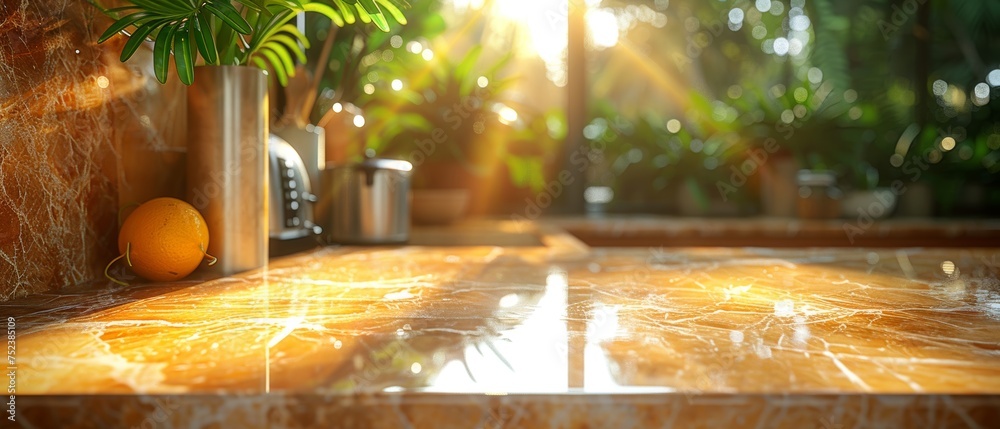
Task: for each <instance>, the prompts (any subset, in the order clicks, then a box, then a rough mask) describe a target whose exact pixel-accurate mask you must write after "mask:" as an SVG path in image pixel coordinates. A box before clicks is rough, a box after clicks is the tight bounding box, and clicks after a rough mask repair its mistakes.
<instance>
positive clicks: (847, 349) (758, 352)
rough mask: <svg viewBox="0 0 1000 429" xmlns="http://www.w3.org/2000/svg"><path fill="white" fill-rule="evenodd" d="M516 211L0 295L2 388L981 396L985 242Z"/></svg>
mask: <svg viewBox="0 0 1000 429" xmlns="http://www.w3.org/2000/svg"><path fill="white" fill-rule="evenodd" d="M493 229H494V230H500V231H502V230H505V229H510V225H509V224H495V225H493ZM539 233H540V235H541V236H542V239H541V240H540V241H541V242H543V243H544V245H539V246H521V247H491V246H442V247H423V246H405V247H395V248H349V247H348V248H325V249H318V250H315V251H312V252H308V253H306V254H301V255H296V256H292V257H288V258H284V259H281V260H277V261H273V262H272V263H271V264H270V265H269V266H268V267H267V268H266V269H265V270H261V271H257V272H252V273H247V274H245V275H241V276H236V277H232V278H223V279H218V280H213V281H207V282H194V281H191V282H186V283H177V284H159V285H141V286H134V287H129V288H123V289H115V290H109V289H107V287H106V286H105V285H100V286H99V287H97V286H93V287H94V288H95V289H93V290H68V291H64V292H60V293H53V294H47V295H38V296H34V297H29V298H26V299H22V300H19V301H14V302H8V303H4V304H2V305H0V308H3V309H4V312H5V313H7V314H11V313H13V314H15V315H16V320H17V326H18V331H17V350H18V356H19V359H18V365H17V381H18V392H19V393H20V394H21V395H30V396H22V397H20V398H19V401H20V402H19V404H21V405H20V406H19V418H22V419H24V420H25V421H29V422H32V424H34V425H35V426H37V427H49V426H51V425H52V424H57V423H58V424H59V425H60V426H73V424H72V423H68V422H79V423H77V425H78V427H88V426H90V424H89V423H83V422H92V421H99V422H102V424H103V423H107V424H111V425H114V426H121V425H142V424H143V422H145V421H147V420H149V419H151V418H153V416H156V415H157V413H160V411H162V413H160V414H162V415H161V417H162V418H163V419H165V420H154V421H153V422H154V423H157V424H163V425H164V426H184V427H230V426H231V425H240V426H247V425H249V426H260V427H266V426H267V425H268V424H271V425H278V426H281V427H331V426H333V427H407V425H410V426H412V427H435V428H438V427H533V426H545V427H550V426H557V427H581V425H591V426H598V427H599V426H606V425H611V426H614V427H648V426H650V425H656V426H655V427H688V426H690V425H692V424H695V423H696V424H700V425H704V426H712V427H715V426H719V427H743V426H745V427H822V428H834V427H838V426H837V425H840V426H839V427H842V428H858V427H885V426H891V427H916V426H920V427H955V426H962V427H966V426H970V425H975V424H980V425H982V426H983V427H986V426H989V422H996V421H998V419H1000V397H998V396H996V395H1000V280H998V277H1000V249H997V250H993V249H976V250H960V249H936V250H935V249H877V250H873V249H797V250H791V249H788V250H775V249H762V248H755V249H720V248H670V249H666V248H607V249H602V248H595V249H588V248H586V247H585V246H582V245H580V244H579V243H578V242H575V240H573V239H572V237H570V236H568V235H566V234H564V233H562V232H560V231H558V230H555V229H552V228H543V229H541V230H540V232H539ZM91 394H102V395H97V396H95V395H91ZM105 394H112V395H117V396H104V395H105ZM34 395H39V396H34ZM77 407H82V408H77ZM95 419H96V420H95ZM164 422H166V423H164ZM824 425H826V426H824ZM98 426H100V425H98ZM154 427H155V425H154Z"/></svg>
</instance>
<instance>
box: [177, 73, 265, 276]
mask: <svg viewBox="0 0 1000 429" xmlns="http://www.w3.org/2000/svg"><path fill="white" fill-rule="evenodd" d="M194 76H195V79H194V84H192V85H191V86H190V87H188V91H187V95H188V160H187V181H188V194H187V195H188V202H190V203H191V204H192V205H193V206H194V207H195V208H197V209H198V210H199V211H201V214H202V216H204V217H205V222H206V223H207V224H208V231H209V243H208V253H209V254H211V255H213V256H215V257H217V258H219V262H218V263H217V264H216V265H215V266H213V267H212V268H210V270H212V271H213V272H215V273H218V274H222V275H231V274H235V273H238V272H242V271H247V270H252V269H256V268H260V267H263V266H264V264H266V263H267V250H268V249H267V245H268V202H267V201H268V189H267V186H266V185H267V180H268V171H267V170H268V167H267V165H268V149H267V140H268V114H267V105H268V103H267V75H266V74H265V73H264V72H263V71H262V70H260V69H257V68H252V67H237V66H207V67H197V68H196V69H195V73H194Z"/></svg>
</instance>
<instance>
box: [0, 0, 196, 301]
mask: <svg viewBox="0 0 1000 429" xmlns="http://www.w3.org/2000/svg"><path fill="white" fill-rule="evenodd" d="M110 22H111V21H110V19H107V18H104V17H103V16H100V15H99V13H98V12H97V10H96V9H95V8H93V7H91V6H90V5H89V4H88V3H87V2H84V1H78V0H5V1H4V2H2V3H0V301H5V300H8V299H11V298H16V297H20V296H24V295H27V294H30V293H37V292H42V291H46V290H51V289H57V288H60V287H64V286H70V285H75V284H78V283H81V282H86V281H91V280H95V279H98V278H103V277H102V274H101V271H102V270H103V268H104V265H105V264H106V263H107V262H108V261H109V260H110V259H111V258H113V257H114V255H115V253H116V250H117V249H115V241H114V238H115V232H116V231H117V215H118V210H119V207H120V206H126V205H128V204H131V203H141V202H144V201H146V200H148V199H149V198H151V197H154V196H164V195H174V194H176V193H177V192H179V191H182V189H180V188H178V186H179V185H180V182H178V181H177V180H176V179H177V175H176V174H174V173H175V172H178V171H179V172H181V173H183V164H182V161H183V147H184V146H183V143H184V140H183V134H184V133H185V127H184V122H183V121H182V120H183V118H184V115H185V111H184V110H183V105H184V99H183V98H182V96H183V93H182V92H179V90H181V89H182V88H181V85H180V84H178V83H176V79H174V82H173V83H171V84H169V85H166V86H161V85H160V84H159V83H158V82H156V81H155V79H153V77H152V76H153V73H152V62H151V56H152V55H151V49H150V48H149V47H143V48H141V49H140V50H139V51H138V52H137V54H136V55H135V57H133V59H132V60H130V61H129V62H128V63H126V64H122V63H121V62H120V61H119V60H118V57H119V52H120V51H121V48H122V45H123V44H124V40H125V38H124V37H116V38H114V39H112V40H110V41H109V42H108V43H106V44H104V45H98V44H97V42H96V39H97V35H99V34H100V33H101V32H102V31H103V30H104V29H105V28H107V26H108V25H109V24H110ZM178 107H180V109H178ZM179 120H180V121H179Z"/></svg>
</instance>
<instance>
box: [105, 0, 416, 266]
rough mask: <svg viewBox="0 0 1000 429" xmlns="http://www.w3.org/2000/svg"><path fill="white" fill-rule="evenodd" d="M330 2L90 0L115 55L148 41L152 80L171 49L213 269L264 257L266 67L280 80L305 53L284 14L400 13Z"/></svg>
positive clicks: (193, 191) (162, 72)
mask: <svg viewBox="0 0 1000 429" xmlns="http://www.w3.org/2000/svg"><path fill="white" fill-rule="evenodd" d="M330 1H331V2H332V4H333V6H331V5H329V4H326V3H321V2H318V1H310V0H238V1H236V2H231V1H229V0H190V1H171V0H131V1H126V2H122V3H124V5H123V6H120V7H115V8H111V9H108V8H105V7H103V6H102V5H100V4H99V3H97V2H96V0H91V3H92V4H94V5H95V6H97V7H98V8H100V9H101V10H102V11H103V12H104V13H105V14H107V15H109V16H111V17H112V18H114V19H115V22H114V23H113V24H112V25H111V26H110V27H109V28H108V29H107V31H105V32H104V34H102V35H101V37H100V38H99V40H98V41H99V42H105V41H107V40H109V39H111V38H112V37H115V35H117V34H119V33H122V32H127V33H128V41H127V42H126V43H125V44H124V47H123V48H122V53H121V60H122V61H125V60H128V59H129V58H130V57H131V56H132V55H133V54H134V53H135V52H136V51H137V50H138V49H139V48H140V47H141V46H142V45H143V44H145V43H147V42H152V49H153V69H154V74H155V76H156V78H157V80H159V81H160V82H166V80H167V76H168V69H169V66H170V59H171V57H173V60H174V65H175V69H176V73H177V77H178V79H180V81H181V82H183V83H184V84H186V85H189V87H188V91H187V96H188V151H187V188H188V192H187V195H188V197H187V199H188V201H189V202H190V203H191V204H192V205H194V206H195V207H196V208H197V209H198V210H199V211H201V213H202V214H203V215H204V217H205V219H206V223H207V224H208V227H209V229H210V230H211V233H212V240H210V242H209V249H208V250H209V252H211V253H213V254H215V255H218V256H219V264H217V270H218V271H220V272H221V274H224V275H228V274H232V273H235V272H239V271H245V270H249V269H253V268H257V267H260V266H262V265H263V264H264V263H265V262H266V260H267V253H268V252H267V250H268V249H267V238H268V237H267V230H268V213H267V202H266V201H267V188H266V184H267V180H268V177H267V163H268V149H267V139H268V105H267V76H268V73H267V72H266V71H265V70H269V71H270V72H271V73H273V75H274V77H275V79H276V80H277V81H278V83H279V84H282V85H284V84H286V83H287V82H288V78H289V77H291V76H293V75H294V74H295V61H296V60H298V61H299V62H305V59H306V58H305V54H304V52H303V49H304V47H306V46H308V44H309V43H308V39H306V38H305V37H304V36H303V35H302V33H301V32H300V31H299V30H298V29H297V28H296V26H295V25H293V24H291V20H292V19H294V18H295V17H296V16H298V15H299V14H302V13H305V12H311V13H318V14H321V15H323V16H325V17H327V18H329V19H330V20H331V21H333V22H334V23H336V24H338V25H344V23H345V17H346V16H350V17H351V19H353V16H354V14H355V13H357V14H358V15H360V16H362V17H363V18H366V19H367V20H369V21H371V22H373V23H374V24H375V25H376V26H378V27H379V28H380V29H382V30H387V29H388V23H387V21H386V19H385V16H384V15H383V12H382V11H383V9H385V10H386V11H387V12H388V13H391V14H394V15H395V14H399V10H398V9H397V8H395V7H393V6H392V5H391V4H390V3H386V2H381V1H380V2H378V3H376V1H375V0H330ZM387 5H388V6H387ZM348 14H350V15H348ZM196 65H201V66H202V67H195V66H196ZM245 66H252V67H245Z"/></svg>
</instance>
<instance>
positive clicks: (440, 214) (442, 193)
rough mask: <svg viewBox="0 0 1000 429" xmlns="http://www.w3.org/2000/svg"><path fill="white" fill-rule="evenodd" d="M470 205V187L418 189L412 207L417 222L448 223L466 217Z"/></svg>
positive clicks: (429, 223)
mask: <svg viewBox="0 0 1000 429" xmlns="http://www.w3.org/2000/svg"><path fill="white" fill-rule="evenodd" d="M468 207H469V190H468V189H417V190H414V191H413V205H412V206H411V208H410V209H411V211H412V213H411V214H412V216H413V223H415V224H418V225H448V224H452V223H455V222H456V221H458V220H460V219H462V218H463V217H465V211H466V210H467V209H468Z"/></svg>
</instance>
